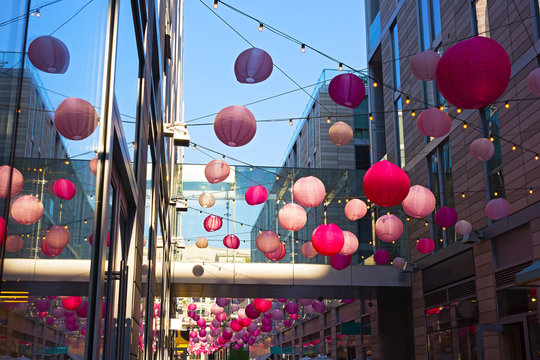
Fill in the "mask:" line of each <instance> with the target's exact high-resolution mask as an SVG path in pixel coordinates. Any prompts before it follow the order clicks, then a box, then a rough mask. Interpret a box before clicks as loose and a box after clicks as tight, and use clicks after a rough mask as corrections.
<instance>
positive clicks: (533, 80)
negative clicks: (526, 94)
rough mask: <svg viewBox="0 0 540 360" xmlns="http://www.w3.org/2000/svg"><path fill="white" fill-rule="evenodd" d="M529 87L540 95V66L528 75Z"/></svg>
mask: <svg viewBox="0 0 540 360" xmlns="http://www.w3.org/2000/svg"><path fill="white" fill-rule="evenodd" d="M527 88H528V89H529V91H530V92H532V93H533V94H535V95H536V96H540V68H536V69H534V70H533V71H531V72H530V73H529V75H528V76H527Z"/></svg>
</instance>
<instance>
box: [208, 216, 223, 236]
mask: <svg viewBox="0 0 540 360" xmlns="http://www.w3.org/2000/svg"><path fill="white" fill-rule="evenodd" d="M222 225H223V220H221V218H220V217H219V216H216V215H208V216H207V217H206V219H204V229H205V230H206V231H208V232H213V231H216V230H219V229H221V226H222Z"/></svg>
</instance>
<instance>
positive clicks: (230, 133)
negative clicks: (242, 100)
mask: <svg viewBox="0 0 540 360" xmlns="http://www.w3.org/2000/svg"><path fill="white" fill-rule="evenodd" d="M214 132H215V133H216V136H217V137H218V139H219V140H220V141H221V142H222V143H224V144H225V145H227V146H232V147H237V146H244V145H246V144H247V143H249V142H250V141H251V139H253V137H254V136H255V132H257V122H256V121H255V117H254V116H253V114H252V113H251V111H249V109H248V108H247V107H245V106H242V105H232V106H228V107H226V108H224V109H222V110H221V111H220V112H219V113H218V114H217V116H216V118H215V120H214Z"/></svg>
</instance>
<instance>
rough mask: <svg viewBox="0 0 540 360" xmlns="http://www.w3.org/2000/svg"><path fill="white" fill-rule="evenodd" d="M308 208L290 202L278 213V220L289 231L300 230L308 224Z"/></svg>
mask: <svg viewBox="0 0 540 360" xmlns="http://www.w3.org/2000/svg"><path fill="white" fill-rule="evenodd" d="M306 220H307V215H306V210H304V208H303V207H301V206H300V205H298V204H295V203H288V204H286V205H284V206H283V207H282V208H281V209H280V210H279V213H278V221H279V224H280V225H281V227H282V228H284V229H285V230H289V231H298V230H300V229H302V228H303V227H304V225H305V224H306Z"/></svg>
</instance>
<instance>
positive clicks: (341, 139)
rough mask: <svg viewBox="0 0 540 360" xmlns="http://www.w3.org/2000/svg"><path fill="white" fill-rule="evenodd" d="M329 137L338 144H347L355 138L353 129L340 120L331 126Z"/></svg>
mask: <svg viewBox="0 0 540 360" xmlns="http://www.w3.org/2000/svg"><path fill="white" fill-rule="evenodd" d="M328 137H329V138H330V141H332V142H333V143H334V144H336V145H337V146H343V145H347V144H348V143H350V142H351V140H352V138H353V129H352V128H351V127H350V126H349V125H348V124H346V123H344V122H343V121H338V122H336V123H334V124H333V125H332V126H330V129H329V130H328Z"/></svg>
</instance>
